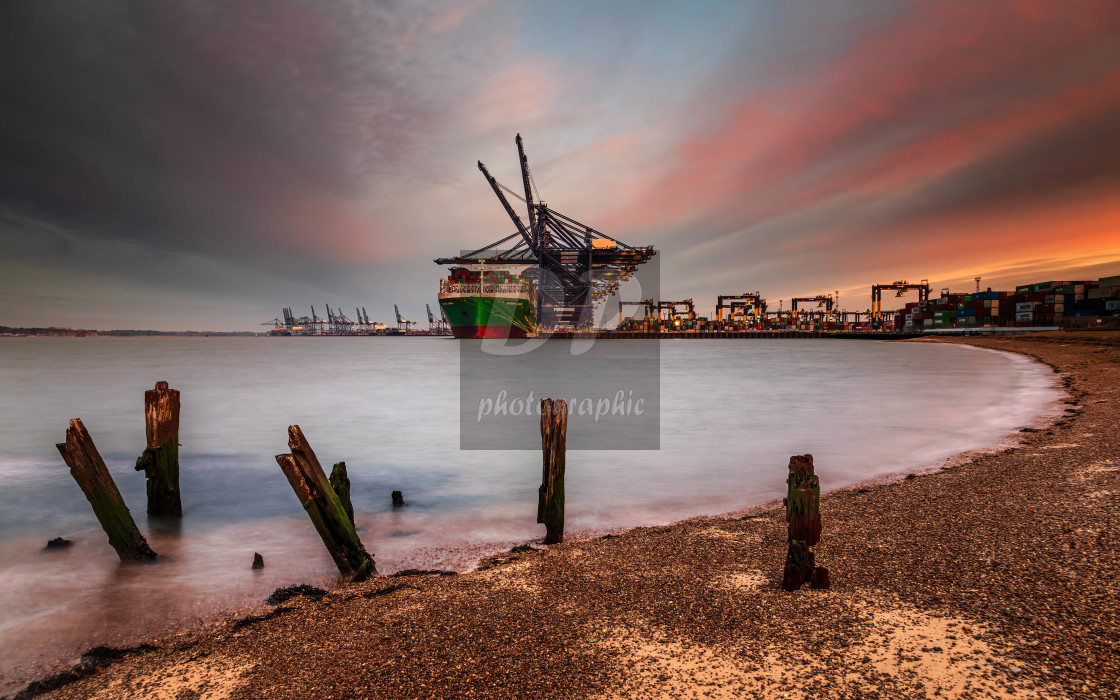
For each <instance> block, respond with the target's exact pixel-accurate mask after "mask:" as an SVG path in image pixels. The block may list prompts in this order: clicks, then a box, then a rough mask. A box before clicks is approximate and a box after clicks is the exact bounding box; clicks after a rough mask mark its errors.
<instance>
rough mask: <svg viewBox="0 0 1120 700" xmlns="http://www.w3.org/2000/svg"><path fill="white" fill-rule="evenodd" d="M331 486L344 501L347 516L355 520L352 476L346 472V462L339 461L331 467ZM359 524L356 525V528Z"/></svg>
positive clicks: (343, 506)
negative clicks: (351, 498) (351, 497)
mask: <svg viewBox="0 0 1120 700" xmlns="http://www.w3.org/2000/svg"><path fill="white" fill-rule="evenodd" d="M329 481H330V482H331V488H332V489H334V492H335V493H336V494H338V500H339V501H340V502H341V503H342V509H343V510H345V511H346V517H348V518H350V522H351V523H353V522H354V505H353V504H352V503H351V502H350V477H349V476H348V475H347V474H346V462H339V463H338V464H336V465H334V466H333V467H331V478H330V479H329ZM356 527H357V525H355V528H356Z"/></svg>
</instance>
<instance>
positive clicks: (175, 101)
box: [0, 0, 432, 259]
mask: <svg viewBox="0 0 1120 700" xmlns="http://www.w3.org/2000/svg"><path fill="white" fill-rule="evenodd" d="M0 12H2V13H3V16H2V19H0V99H2V100H3V105H4V106H3V109H2V110H0V212H2V211H3V210H5V209H7V210H9V211H16V212H19V213H22V214H25V215H32V216H36V217H41V218H43V219H45V220H49V221H53V222H57V223H61V224H64V225H69V226H73V227H75V228H77V229H80V230H81V231H83V232H85V233H89V234H93V235H99V236H105V237H109V238H114V239H125V240H130V241H134V242H137V243H140V244H143V245H145V246H151V247H155V248H160V249H168V250H186V251H193V252H202V253H232V254H233V255H234V256H251V255H252V254H253V252H254V249H255V247H256V246H259V245H260V244H261V243H262V242H263V240H267V239H268V238H269V237H270V236H271V231H269V230H268V222H267V221H262V220H261V217H260V213H261V211H262V210H264V209H267V208H268V206H269V205H270V203H272V202H275V201H277V200H283V199H285V198H289V197H291V196H293V193H299V192H305V191H308V190H311V191H322V192H327V193H331V194H333V195H338V196H343V197H347V196H355V195H357V194H359V193H362V192H364V191H368V190H369V189H371V188H373V187H374V186H375V185H376V182H377V177H378V173H379V172H382V171H383V170H385V169H387V168H390V167H392V166H393V165H394V164H395V163H397V162H399V161H400V159H401V158H402V156H403V155H404V154H406V153H407V152H408V150H409V149H410V148H411V146H412V142H413V138H414V136H415V134H417V133H420V132H421V131H422V130H423V129H424V128H425V124H426V122H427V121H428V119H429V117H428V115H429V113H430V111H431V109H432V106H431V104H430V101H429V100H428V98H426V97H422V96H421V92H420V91H418V90H417V89H416V86H415V85H414V84H413V83H412V81H411V79H410V77H409V76H407V75H405V74H404V73H403V72H402V71H401V70H400V66H402V65H404V64H405V61H404V60H403V59H404V58H405V57H403V56H401V55H399V54H400V53H401V52H402V51H403V50H404V49H406V48H407V47H402V46H401V44H400V39H401V37H402V35H404V34H406V33H407V32H409V31H411V30H412V29H413V25H411V24H408V23H406V21H405V19H402V16H403V15H402V13H401V12H399V11H397V10H396V9H395V8H394V7H393V6H387V5H384V4H381V3H378V4H373V3H370V4H361V5H359V4H350V3H311V2H303V1H300V0H271V1H270V2H267V3H250V2H236V3H229V2H198V1H192V2H186V1H183V2H160V3H151V2H126V1H116V2H113V1H106V2H96V3H70V2H23V3H4V5H3V9H2V10H0ZM415 14H416V13H415V12H414V13H413V15H415ZM414 19H415V17H411V18H409V21H412V20H414ZM271 245H273V246H276V247H277V248H278V249H280V251H281V252H279V253H277V252H276V251H273V253H274V255H277V256H278V257H279V258H281V259H283V258H284V257H285V254H284V253H283V252H282V251H283V249H285V248H288V249H289V254H290V255H291V256H296V255H297V254H298V253H299V247H300V246H298V245H295V246H293V245H291V243H290V242H289V243H288V244H283V243H279V242H276V241H273V242H272V243H271Z"/></svg>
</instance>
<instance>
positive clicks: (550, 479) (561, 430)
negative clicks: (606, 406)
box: [537, 399, 568, 544]
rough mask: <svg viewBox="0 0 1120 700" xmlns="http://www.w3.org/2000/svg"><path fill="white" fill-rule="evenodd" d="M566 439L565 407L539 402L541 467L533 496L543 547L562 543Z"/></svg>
mask: <svg viewBox="0 0 1120 700" xmlns="http://www.w3.org/2000/svg"><path fill="white" fill-rule="evenodd" d="M567 438H568V404H567V403H566V402H565V401H564V399H559V400H557V401H553V400H552V399H542V400H541V455H542V461H543V468H542V473H541V486H540V489H539V490H538V497H537V522H538V523H544V527H545V537H544V543H545V544H559V543H561V542H563V541H564V451H565V447H564V446H565V443H566V441H567Z"/></svg>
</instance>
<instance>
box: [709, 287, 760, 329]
mask: <svg viewBox="0 0 1120 700" xmlns="http://www.w3.org/2000/svg"><path fill="white" fill-rule="evenodd" d="M725 301H726V302H730V303H729V304H727V306H729V307H730V309H731V313H730V314H729V318H730V319H731V320H734V318H735V309H739V310H740V312H742V313H745V312H746V310H747V309H750V310H752V311H753V312H754V314H753V315H754V320H755V322H756V323H757V322H758V319H759V317H760V316H761V315H762V314H765V313H766V300H765V299H763V298H762V295H761V294H759V293H758V292H755V293H753V294H752V293H750V292H744V293H742V294H720V295H719V296H717V297H716V321H723V307H724V302H725Z"/></svg>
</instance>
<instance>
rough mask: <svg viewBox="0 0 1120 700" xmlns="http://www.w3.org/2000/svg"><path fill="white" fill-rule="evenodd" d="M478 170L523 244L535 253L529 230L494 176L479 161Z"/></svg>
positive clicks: (535, 248) (535, 247)
mask: <svg viewBox="0 0 1120 700" xmlns="http://www.w3.org/2000/svg"><path fill="white" fill-rule="evenodd" d="M478 169H479V170H481V171H482V174H483V176H484V177H485V178H486V181H487V182H489V183H490V187H491V189H493V190H494V194H496V195H497V196H498V201H499V202H501V203H502V206H503V207H505V210H506V214H509V218H510V219H512V220H513V223H514V224H515V225H516V226H517V231H518V232H519V233H520V234H521V237H522V238H524V239H525V243H526V244H527V245H528V246H529V248H530V249H532V250H533V252H537V246H536V245H534V241H533V236H532V235H531V234H530V233H529V230H528V229H526V228H525V223H524V222H523V221H521V217H520V216H518V215H517V212H515V211H514V210H513V207H512V206H510V203H509V200H508V199H506V196H505V195H504V194H502V187H501V185H499V184H498V181H497V180H496V179H494V176H493V175H491V174H490V171H489V170H487V169H486V166H485V165H483V164H482V161H481V160H480V161H478Z"/></svg>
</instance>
